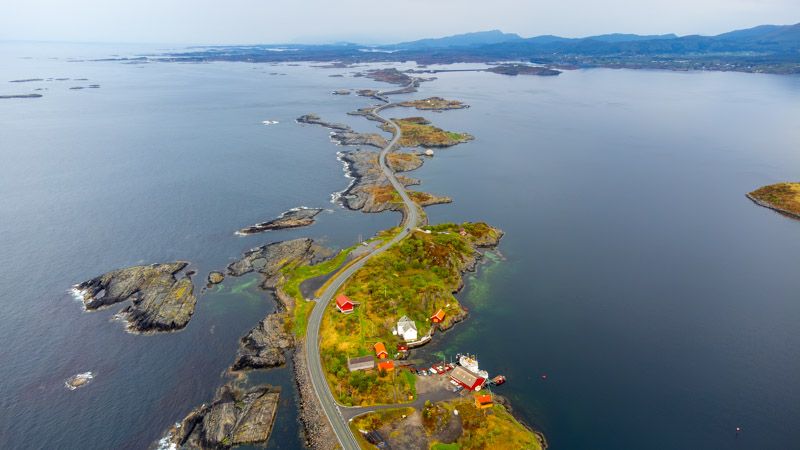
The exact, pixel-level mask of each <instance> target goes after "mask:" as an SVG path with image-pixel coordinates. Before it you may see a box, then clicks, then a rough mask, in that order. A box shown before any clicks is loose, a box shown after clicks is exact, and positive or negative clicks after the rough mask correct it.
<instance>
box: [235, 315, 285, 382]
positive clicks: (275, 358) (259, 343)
mask: <svg viewBox="0 0 800 450" xmlns="http://www.w3.org/2000/svg"><path fill="white" fill-rule="evenodd" d="M286 318H287V317H286V313H274V314H270V315H268V316H267V317H265V318H264V319H263V320H262V321H261V322H259V323H258V325H256V326H255V328H253V329H252V330H250V332H249V333H247V336H245V337H243V338H242V339H241V340H240V341H239V351H238V352H237V353H236V360H235V361H234V363H233V365H232V366H231V370H234V371H238V370H247V369H266V368H270V367H277V366H282V365H284V364H286V358H285V356H284V352H285V351H286V350H288V349H289V348H291V347H292V346H293V344H294V340H293V338H292V335H291V334H289V333H288V332H287V331H286V329H285V327H284V323H285V322H286Z"/></svg>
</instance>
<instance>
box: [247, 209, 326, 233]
mask: <svg viewBox="0 0 800 450" xmlns="http://www.w3.org/2000/svg"><path fill="white" fill-rule="evenodd" d="M321 212H322V209H321V208H293V209H290V210H289V211H286V212H284V213H282V214H281V215H280V216H278V217H277V218H275V219H272V220H270V221H267V222H260V223H257V224H255V225H251V226H249V227H245V228H242V229H240V230H239V231H237V232H236V234H239V235H250V234H257V233H263V232H265V231H270V230H282V229H285V228H299V227H306V226H309V225H312V224H313V223H314V222H315V219H314V218H315V217H316V216H317V214H319V213H321Z"/></svg>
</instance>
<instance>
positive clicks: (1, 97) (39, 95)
mask: <svg viewBox="0 0 800 450" xmlns="http://www.w3.org/2000/svg"><path fill="white" fill-rule="evenodd" d="M41 97H42V94H12V95H0V99H11V98H41Z"/></svg>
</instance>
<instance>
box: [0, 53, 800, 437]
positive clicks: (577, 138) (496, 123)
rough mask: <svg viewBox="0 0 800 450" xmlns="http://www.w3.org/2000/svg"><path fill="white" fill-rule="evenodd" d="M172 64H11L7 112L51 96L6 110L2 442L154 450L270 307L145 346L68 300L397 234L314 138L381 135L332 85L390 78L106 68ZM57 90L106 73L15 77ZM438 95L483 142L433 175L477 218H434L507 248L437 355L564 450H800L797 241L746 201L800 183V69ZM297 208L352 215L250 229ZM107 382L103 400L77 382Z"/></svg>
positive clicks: (439, 211) (568, 76) (261, 301)
mask: <svg viewBox="0 0 800 450" xmlns="http://www.w3.org/2000/svg"><path fill="white" fill-rule="evenodd" d="M157 50H159V49H132V48H122V47H111V46H109V47H78V46H62V47H55V46H42V45H21V44H15V45H10V44H4V45H2V46H0V61H2V64H0V95H2V94H11V93H27V92H32V90H33V89H35V88H38V87H41V88H46V89H47V90H46V91H40V92H42V93H43V94H44V97H43V98H40V99H24V100H0V158H2V165H0V170H1V171H2V176H1V177H0V193H2V195H0V255H2V256H3V257H2V259H0V287H1V289H0V308H1V309H2V313H0V342H2V346H0V361H2V362H3V363H2V365H0V444H2V446H3V447H5V448H98V449H100V448H144V447H147V446H148V445H150V444H151V443H152V442H154V441H155V440H157V439H158V438H159V437H160V436H161V433H162V432H163V430H164V429H165V428H167V427H168V426H169V425H170V424H171V423H173V422H175V421H176V420H179V419H180V418H182V417H183V416H184V415H185V414H186V413H187V412H188V411H189V410H190V409H191V408H193V407H194V406H196V405H198V404H200V403H203V402H206V401H208V400H209V399H210V398H211V397H212V396H213V392H214V390H215V389H216V387H217V386H218V385H219V384H221V383H222V382H224V378H223V377H222V372H223V371H224V370H225V368H226V367H227V366H228V365H229V364H230V363H231V361H232V359H233V354H234V352H235V349H236V346H237V340H238V338H239V337H240V336H241V335H243V334H244V333H245V332H246V331H247V330H248V329H249V328H251V327H252V326H253V325H254V324H255V323H257V322H258V320H260V318H261V317H263V315H264V314H266V313H267V312H269V311H271V310H272V309H274V302H273V301H272V299H271V298H270V297H269V296H268V295H266V294H265V293H263V292H261V291H259V290H258V289H257V288H256V286H255V278H253V277H245V278H242V279H239V280H236V279H234V280H226V282H225V283H224V284H223V286H222V287H221V288H218V289H215V290H213V291H210V292H209V293H207V294H206V295H204V296H202V297H200V299H199V301H198V307H197V310H196V312H195V316H194V318H193V319H192V322H191V323H190V324H189V326H188V327H187V328H186V329H185V330H184V331H182V332H180V333H173V334H166V335H155V336H134V335H130V334H127V333H125V332H124V331H123V330H122V325H121V324H120V323H119V322H114V321H111V320H110V317H111V316H112V315H113V313H114V312H115V311H116V310H117V309H118V308H112V309H110V310H106V311H101V312H96V313H84V312H82V311H81V308H80V305H79V303H78V302H77V301H76V300H74V299H73V298H71V297H70V296H69V295H68V294H67V289H68V288H69V287H70V286H71V285H72V284H74V283H76V282H79V281H83V280H85V279H88V278H90V277H93V276H96V275H97V274H100V273H103V272H106V271H108V270H111V269H114V268H117V267H125V266H129V265H132V264H139V263H151V262H161V261H171V260H175V259H186V260H189V261H192V262H193V264H194V266H196V268H197V269H198V271H199V274H198V276H199V277H203V276H204V275H205V274H206V273H207V272H208V271H209V270H213V269H218V268H222V267H224V266H225V264H227V263H228V262H229V261H230V260H231V259H232V258H235V257H236V256H238V255H239V254H240V253H241V252H242V251H244V250H246V249H248V248H250V247H253V246H256V245H260V244H262V243H266V242H270V241H273V240H280V239H287V238H293V237H299V236H311V237H315V238H319V239H321V240H323V241H324V242H326V243H327V244H328V245H330V246H332V247H341V246H344V245H349V244H351V243H352V242H354V241H355V240H357V238H358V235H359V234H362V235H363V236H368V235H370V234H372V233H374V232H375V231H377V230H380V229H383V228H387V227H389V226H391V225H393V224H394V223H396V220H397V218H398V217H397V215H396V214H391V213H390V214H379V215H371V214H370V215H368V214H361V213H355V212H348V211H345V210H343V209H341V208H339V207H337V206H335V205H332V204H331V203H329V197H330V194H331V193H333V192H336V191H339V190H341V189H344V188H345V187H346V186H347V184H348V180H346V179H345V178H344V177H343V173H342V167H341V164H340V163H339V162H338V161H336V157H335V153H336V151H337V150H338V149H337V147H335V146H334V145H332V144H331V143H330V142H328V139H327V130H324V129H321V128H317V127H303V126H300V125H298V124H296V123H294V121H293V119H294V118H295V117H297V116H299V115H301V114H304V113H308V112H316V113H318V114H320V115H322V116H323V117H325V118H327V119H331V120H336V121H342V122H348V123H350V124H352V125H354V126H355V127H356V128H357V129H360V130H371V129H372V127H373V124H372V123H369V122H366V121H363V120H359V119H357V118H351V117H348V116H346V115H345V112H346V111H349V110H353V109H356V108H357V107H360V106H363V105H364V104H365V103H366V101H365V99H362V98H358V97H352V96H332V95H329V92H330V91H331V90H333V89H336V88H340V87H384V86H380V85H377V84H376V83H374V82H371V81H369V80H365V79H363V78H355V79H354V78H331V77H329V76H328V75H331V74H336V73H342V74H348V73H349V72H351V70H347V69H345V70H340V69H337V70H322V69H315V68H310V67H308V65H303V66H286V65H280V66H270V65H254V64H244V63H241V64H227V63H215V64H144V65H138V64H119V63H109V62H91V61H86V60H87V59H92V58H97V57H106V56H108V55H110V54H114V53H119V54H132V53H136V52H139V51H157ZM21 57H30V58H21ZM68 57H74V58H75V59H81V60H83V61H82V62H73V61H70V60H69V59H68ZM51 58H57V59H51ZM272 72H275V73H280V74H286V75H270V73H272ZM50 77H53V78H59V77H69V78H89V79H90V81H86V82H82V81H72V80H70V81H50V82H38V83H22V84H15V83H7V82H6V80H12V79H19V78H50ZM93 83H97V84H100V85H101V88H100V89H83V90H70V89H69V87H72V86H78V85H87V84H93ZM428 95H440V96H444V97H453V98H458V99H462V100H465V101H466V102H467V103H469V104H470V105H471V106H472V107H471V108H470V109H467V110H460V111H449V112H446V113H443V114H433V113H431V114H427V116H428V117H429V118H431V119H432V120H434V121H435V123H436V124H437V125H440V126H442V127H444V128H447V129H453V130H457V131H467V132H469V133H471V134H473V135H475V136H476V140H475V141H473V142H471V143H469V144H466V145H462V146H458V147H455V148H452V149H448V150H441V151H437V152H436V156H435V157H434V158H433V159H432V160H430V161H428V162H426V164H425V166H424V167H423V168H422V169H420V170H419V171H417V172H415V173H414V174H413V176H416V177H420V178H422V179H423V185H422V186H421V189H425V190H428V191H431V192H435V193H439V194H445V195H450V196H452V197H453V198H454V199H455V203H453V204H451V205H446V206H436V207H432V208H430V209H429V214H430V216H431V219H432V220H433V221H445V220H457V221H462V220H485V221H487V222H489V223H491V224H493V225H496V226H498V227H500V228H502V229H504V230H505V231H506V233H507V235H506V237H505V238H504V240H503V243H502V245H501V248H500V251H501V253H502V254H503V256H504V258H503V259H502V260H499V261H497V262H491V263H488V264H486V265H484V266H483V267H482V268H481V270H480V271H479V273H478V274H477V275H475V276H472V277H470V280H469V282H468V285H467V288H466V289H465V290H464V291H463V292H462V294H461V296H462V298H463V301H464V302H465V303H466V304H467V305H468V306H469V307H470V309H471V311H472V312H473V314H472V316H471V318H470V320H469V321H468V322H466V323H465V324H463V325H460V326H458V327H456V328H455V329H454V330H453V331H452V332H449V333H447V334H445V335H444V337H443V338H442V339H440V340H438V341H437V342H435V343H433V344H432V345H431V346H429V347H428V348H426V349H425V351H424V352H420V354H422V355H423V356H426V355H432V354H435V353H444V354H452V353H454V352H456V351H462V352H463V351H469V352H474V353H477V354H478V356H479V358H480V360H481V365H482V366H483V367H485V368H486V369H488V370H489V371H490V372H492V373H503V374H505V375H506V376H507V377H508V379H509V382H508V383H507V384H506V385H504V386H503V387H501V388H498V389H497V392H498V393H502V394H504V395H507V396H508V397H510V398H511V400H512V402H513V404H514V406H515V409H516V410H517V412H519V414H520V415H521V416H522V417H523V418H524V419H525V420H526V421H527V422H529V423H530V424H532V425H534V426H535V427H537V428H539V429H541V430H543V431H544V432H545V434H546V435H547V437H548V440H549V442H550V445H551V448H554V449H590V448H591V449H639V448H656V449H678V448H681V449H682V448H702V449H729V448H743V449H744V448H764V449H787V448H794V447H796V446H797V442H798V441H800V427H798V426H797V424H798V423H800V381H799V380H800V328H798V326H797V324H798V323H800V299H799V298H798V292H800V276H798V273H800V259H798V258H797V255H798V254H800V222H798V221H793V220H790V219H787V218H784V217H782V216H780V215H778V214H775V213H773V212H771V211H769V210H766V209H764V208H759V207H756V206H754V205H753V204H752V203H750V202H749V201H748V200H747V199H746V198H745V197H744V193H745V192H748V191H750V190H752V189H753V188H755V187H758V186H760V185H763V184H767V183H772V182H776V181H781V180H787V179H795V180H796V179H798V178H800V153H799V152H798V143H800V127H797V123H798V119H800V78H798V77H780V76H768V75H747V74H726V73H688V74H687V73H668V72H648V71H611V70H586V71H573V72H566V73H564V74H563V75H561V76H559V77H556V78H538V77H517V78H509V77H502V76H499V75H494V74H488V73H449V74H440V76H439V79H438V80H437V81H435V82H432V83H426V84H424V85H423V88H422V90H421V92H420V93H418V94H415V95H413V96H416V97H419V96H428ZM410 97H411V96H410ZM392 113H393V114H400V112H397V111H392ZM408 114H409V115H411V114H415V113H412V112H410V111H409V112H408ZM262 120H278V121H279V122H280V123H279V124H277V125H270V126H264V125H262V124H261V121H262ZM298 205H306V206H322V207H326V208H329V209H331V212H329V213H325V214H323V215H321V216H320V220H319V221H318V223H317V224H316V225H314V226H313V227H311V228H307V229H301V230H294V231H281V232H275V233H271V234H265V235H260V236H251V237H247V238H241V237H236V236H233V234H232V232H233V231H234V230H236V229H238V228H240V227H241V226H244V225H249V224H251V223H254V222H257V221H260V220H264V219H267V218H271V217H273V216H275V215H276V214H278V213H280V212H281V211H284V210H286V209H288V208H291V207H294V206H298ZM430 357H432V356H430ZM87 370H91V371H93V372H95V373H96V378H95V380H94V381H93V382H92V383H91V384H90V385H89V386H87V387H85V388H83V389H80V390H77V391H68V390H66V389H65V388H64V386H63V382H64V380H65V379H66V378H67V377H68V376H70V375H73V374H75V373H77V372H83V371H87ZM544 374H546V375H547V378H546V379H543V378H542V375H544ZM258 378H260V379H266V380H268V381H270V382H272V383H275V384H280V385H282V386H284V396H283V404H282V405H281V410H280V411H279V419H278V423H277V424H276V430H275V433H274V434H273V437H272V439H271V441H270V444H269V445H270V447H272V448H296V447H298V446H299V445H300V442H299V439H298V438H297V431H298V425H297V422H296V413H295V409H296V403H295V401H296V400H295V396H296V393H295V392H294V388H293V386H292V383H291V378H290V372H289V368H285V369H279V370H275V371H271V372H268V373H265V374H262V375H259V377H258ZM737 426H739V427H741V428H742V432H741V433H740V434H739V435H738V436H737V435H736V433H735V428H736V427H737Z"/></svg>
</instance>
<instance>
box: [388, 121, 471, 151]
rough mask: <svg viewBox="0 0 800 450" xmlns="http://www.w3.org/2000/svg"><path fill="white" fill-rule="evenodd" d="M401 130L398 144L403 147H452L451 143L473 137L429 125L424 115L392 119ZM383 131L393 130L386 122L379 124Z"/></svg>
mask: <svg viewBox="0 0 800 450" xmlns="http://www.w3.org/2000/svg"><path fill="white" fill-rule="evenodd" d="M392 121H394V122H395V123H397V125H398V126H400V130H401V132H402V136H401V138H400V145H401V146H403V147H420V146H425V147H452V146H453V145H457V144H461V143H464V142H468V141H471V140H473V139H475V138H474V137H473V136H472V135H470V134H468V133H456V132H452V131H445V130H442V129H441V128H437V127H435V126H433V125H431V122H430V121H429V120H427V119H425V118H424V117H407V118H405V119H392ZM381 128H382V129H383V130H385V131H390V132H391V131H393V130H394V127H392V126H391V125H390V124H388V123H384V124H382V125H381Z"/></svg>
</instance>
